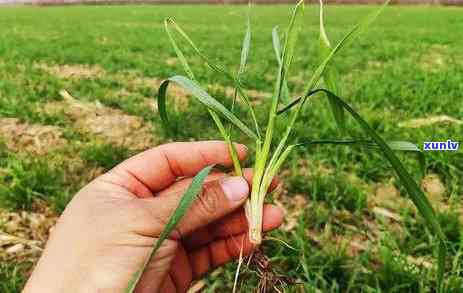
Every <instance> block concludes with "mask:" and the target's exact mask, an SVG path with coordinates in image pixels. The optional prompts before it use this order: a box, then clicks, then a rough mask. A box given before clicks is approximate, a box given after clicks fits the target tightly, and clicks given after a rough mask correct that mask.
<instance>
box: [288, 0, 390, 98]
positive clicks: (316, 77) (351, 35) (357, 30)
mask: <svg viewBox="0 0 463 293" xmlns="http://www.w3.org/2000/svg"><path fill="white" fill-rule="evenodd" d="M389 1H390V0H387V1H386V2H384V4H383V5H381V7H380V8H379V9H377V10H376V11H374V12H373V13H371V14H370V15H368V16H367V17H366V18H365V19H363V20H362V21H361V22H360V23H358V24H357V25H356V26H354V27H353V28H352V29H351V30H350V31H349V32H348V33H347V34H346V35H345V36H344V37H343V38H342V40H341V41H340V42H339V43H337V45H336V46H335V47H334V48H333V49H332V50H331V51H330V53H329V54H328V56H327V57H326V58H325V59H324V60H323V62H322V63H321V64H320V65H319V66H318V67H317V69H316V70H315V72H314V74H313V75H312V78H311V79H310V81H309V83H308V84H307V86H306V89H305V91H304V92H309V91H311V90H313V89H314V88H315V86H316V85H317V84H318V83H319V81H320V78H321V77H322V75H323V73H324V72H325V70H326V68H327V66H328V64H329V63H330V61H331V59H332V58H333V57H334V55H335V54H336V53H337V52H338V51H339V50H341V49H342V48H343V47H344V46H346V45H347V44H348V43H350V42H352V41H353V40H354V39H355V38H356V37H357V36H358V35H359V34H361V33H362V32H363V31H364V30H365V29H366V28H367V27H368V26H370V25H371V24H372V23H373V21H374V20H375V19H376V18H377V17H378V15H379V14H380V13H381V12H382V11H383V9H384V8H385V7H386V6H387V5H388V4H389ZM293 102H294V101H293ZM293 102H291V103H293Z"/></svg>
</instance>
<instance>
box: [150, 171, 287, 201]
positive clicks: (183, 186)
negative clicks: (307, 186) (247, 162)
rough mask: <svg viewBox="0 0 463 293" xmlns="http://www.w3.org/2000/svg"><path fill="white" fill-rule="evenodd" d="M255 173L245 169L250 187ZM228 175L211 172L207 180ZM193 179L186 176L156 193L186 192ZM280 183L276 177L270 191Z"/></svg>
mask: <svg viewBox="0 0 463 293" xmlns="http://www.w3.org/2000/svg"><path fill="white" fill-rule="evenodd" d="M253 175H254V173H253V170H252V169H250V168H246V169H243V177H244V178H245V179H246V181H247V182H248V184H249V187H252V176H253ZM228 176H229V175H227V174H225V173H223V172H215V173H211V174H210V175H209V176H207V178H206V180H205V182H210V181H214V180H219V179H221V178H225V177H228ZM191 181H192V179H191V178H185V179H182V180H179V181H177V182H175V183H173V184H172V185H170V186H169V187H168V188H166V189H164V190H163V191H161V192H158V193H157V194H156V196H159V197H165V196H169V194H173V193H178V192H182V193H184V192H185V191H186V190H187V188H188V186H190V184H191ZM278 184H279V181H278V179H275V178H274V179H273V180H272V183H271V184H270V187H269V189H268V192H272V191H273V190H274V189H275V188H276V187H277V186H278Z"/></svg>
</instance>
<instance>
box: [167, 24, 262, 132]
mask: <svg viewBox="0 0 463 293" xmlns="http://www.w3.org/2000/svg"><path fill="white" fill-rule="evenodd" d="M170 25H171V26H172V27H173V28H174V29H175V31H176V32H177V33H178V34H179V35H180V36H181V37H182V38H183V39H184V40H185V41H186V42H187V43H188V44H189V45H190V47H191V48H192V49H193V51H194V52H195V53H196V55H198V56H199V57H200V58H201V60H203V61H204V63H206V65H207V66H208V67H209V68H211V69H212V70H213V71H215V72H216V73H219V74H222V75H224V76H225V77H226V78H227V79H228V80H229V81H230V82H231V83H233V85H234V86H235V87H236V88H237V90H238V93H239V97H240V98H241V100H242V101H243V102H244V103H245V104H246V106H247V107H248V109H249V112H250V113H251V117H252V120H253V122H254V126H255V129H256V132H257V135H260V129H259V124H258V122H257V117H256V114H255V112H254V109H253V108H252V105H251V103H250V101H249V98H248V97H247V95H246V94H245V92H244V89H243V88H242V86H241V83H240V81H239V79H235V77H234V76H233V75H232V74H231V73H230V72H228V71H227V70H226V69H225V68H224V67H223V66H222V65H216V64H214V63H212V62H211V61H210V58H208V57H207V56H206V55H205V54H203V53H202V52H201V50H199V48H198V47H197V46H196V45H195V43H194V42H193V40H192V39H191V38H190V37H189V36H188V35H187V34H186V33H185V31H184V30H183V29H182V28H181V27H180V26H179V25H178V24H177V23H176V22H175V21H174V20H173V19H171V18H167V19H166V20H165V21H164V27H165V29H166V32H167V34H168V36H169V40H170V42H171V44H172V46H173V47H174V50H175V52H176V54H177V56H178V58H179V59H180V62H181V63H182V65H183V67H184V70H185V72H186V74H187V76H188V77H189V78H190V79H192V80H195V77H194V75H193V71H192V70H191V68H190V67H189V65H188V62H187V60H186V58H185V56H184V54H183V52H182V51H181V50H180V48H179V46H178V45H177V42H176V41H175V38H174V37H173V34H172V32H171V30H170V27H169V26H170Z"/></svg>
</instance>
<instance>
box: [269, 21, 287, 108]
mask: <svg viewBox="0 0 463 293" xmlns="http://www.w3.org/2000/svg"><path fill="white" fill-rule="evenodd" d="M272 43H273V50H274V51H275V57H276V59H277V62H278V66H281V65H282V59H281V58H282V56H281V42H280V36H279V34H278V26H275V27H274V28H273V30H272ZM280 99H281V100H282V101H283V102H287V101H288V99H289V89H288V82H287V81H286V79H285V80H284V81H283V91H282V93H281V97H280Z"/></svg>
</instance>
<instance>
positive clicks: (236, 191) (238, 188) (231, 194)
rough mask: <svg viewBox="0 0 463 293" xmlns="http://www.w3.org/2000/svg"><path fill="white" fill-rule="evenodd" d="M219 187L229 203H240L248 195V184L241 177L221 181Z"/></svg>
mask: <svg viewBox="0 0 463 293" xmlns="http://www.w3.org/2000/svg"><path fill="white" fill-rule="evenodd" d="M220 185H221V186H222V189H223V192H224V193H225V195H226V196H227V198H228V199H229V200H231V201H240V200H242V199H243V198H245V197H247V196H248V194H249V186H248V182H247V181H246V180H245V179H244V178H243V177H227V178H225V179H223V180H222V182H221V183H220Z"/></svg>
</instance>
